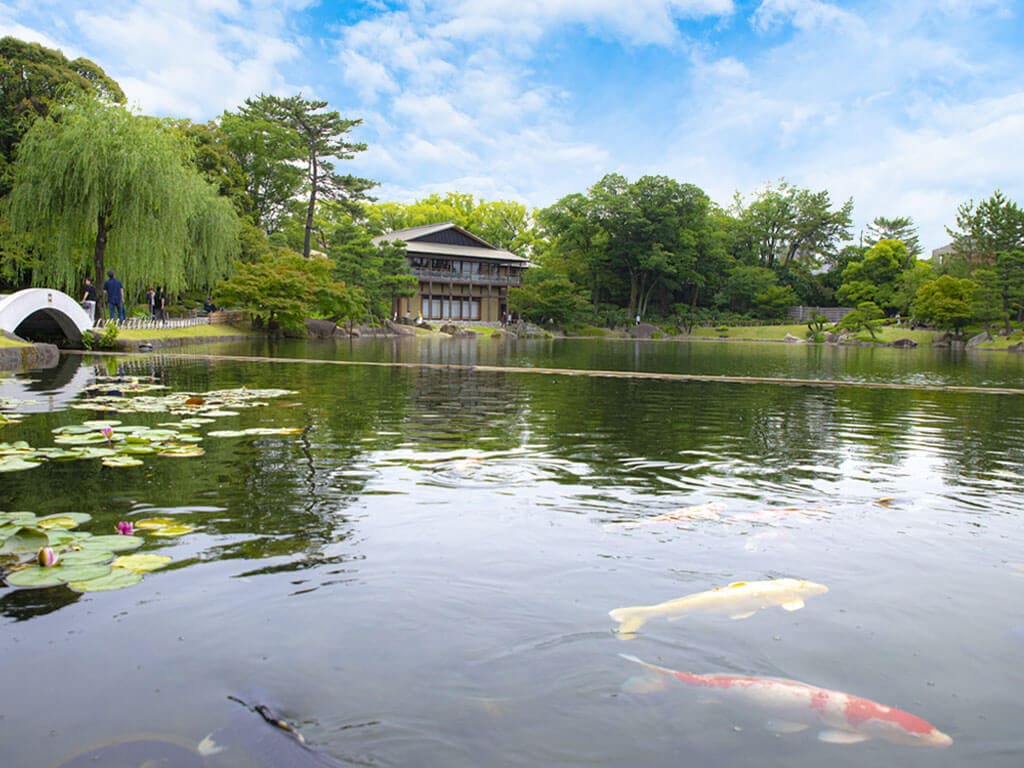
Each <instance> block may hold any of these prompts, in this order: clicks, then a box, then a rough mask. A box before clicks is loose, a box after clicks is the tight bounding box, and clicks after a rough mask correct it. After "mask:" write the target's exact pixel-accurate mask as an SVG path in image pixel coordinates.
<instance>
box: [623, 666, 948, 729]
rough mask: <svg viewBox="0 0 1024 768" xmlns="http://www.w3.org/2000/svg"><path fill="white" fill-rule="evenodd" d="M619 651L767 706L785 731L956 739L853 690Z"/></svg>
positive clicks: (656, 669) (686, 679) (718, 691)
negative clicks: (715, 671) (696, 667)
mask: <svg viewBox="0 0 1024 768" xmlns="http://www.w3.org/2000/svg"><path fill="white" fill-rule="evenodd" d="M619 655H620V656H622V658H624V659H626V660H627V661H632V662H634V663H636V664H640V665H642V666H644V667H646V668H647V669H649V670H652V671H654V672H658V673H660V674H662V675H668V676H670V677H674V678H676V679H677V680H679V681H680V682H682V683H683V684H684V685H688V686H691V687H694V688H702V689H705V690H713V691H715V693H716V694H718V695H721V696H722V697H723V698H728V699H731V700H733V701H737V702H743V703H746V704H748V705H751V706H753V707H755V708H757V709H761V710H764V711H765V712H767V713H769V714H770V715H771V717H772V721H773V722H772V724H773V725H774V727H775V729H776V730H778V731H779V732H781V733H797V732H799V731H803V730H806V729H807V728H811V727H821V728H822V730H821V731H819V733H818V739H819V740H820V741H824V742H828V743H831V744H856V743H857V742H861V741H868V740H869V739H880V740H882V741H888V742H891V743H893V744H904V745H909V746H915V747H948V746H949V745H950V744H952V743H953V739H952V738H950V737H949V736H948V735H946V734H945V733H943V732H942V731H940V730H938V729H937V728H936V727H935V726H934V725H932V724H931V723H929V722H928V721H926V720H923V719H921V718H920V717H918V716H917V715H912V714H911V713H910V712H904V711H903V710H902V709H896V708H895V707H888V706H886V705H884V704H879V703H878V702H877V701H871V699H862V698H861V697H860V696H854V695H853V694H850V693H842V692H840V691H830V690H828V689H827V688H818V687H816V686H813V685H808V684H807V683H800V682H797V681H796V680H783V679H780V678H771V677H744V676H742V675H693V674H690V673H689V672H677V671H676V670H674V669H668V668H667V667H659V666H657V665H655V664H649V663H648V662H646V661H642V660H641V659H638V658H637V657H636V656H629V655H627V654H624V653H620V654H619Z"/></svg>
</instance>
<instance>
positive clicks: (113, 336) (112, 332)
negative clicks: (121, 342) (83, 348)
mask: <svg viewBox="0 0 1024 768" xmlns="http://www.w3.org/2000/svg"><path fill="white" fill-rule="evenodd" d="M117 333H118V331H117V326H116V325H114V324H113V323H107V324H106V325H105V326H104V328H103V333H101V334H100V335H99V336H98V337H97V339H96V346H97V347H99V348H100V349H113V348H114V347H115V346H117Z"/></svg>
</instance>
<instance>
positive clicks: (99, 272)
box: [92, 213, 109, 301]
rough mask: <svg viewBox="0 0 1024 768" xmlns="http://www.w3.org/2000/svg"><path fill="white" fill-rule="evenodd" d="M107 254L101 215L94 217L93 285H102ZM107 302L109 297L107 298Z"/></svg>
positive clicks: (105, 224)
mask: <svg viewBox="0 0 1024 768" xmlns="http://www.w3.org/2000/svg"><path fill="white" fill-rule="evenodd" d="M106 253H107V217H106V216H104V215H103V214H102V213H100V214H98V215H97V216H96V245H95V246H94V248H93V252H92V268H93V269H94V270H95V271H96V277H95V278H94V279H93V285H95V286H97V287H99V286H102V285H103V272H104V265H103V260H104V256H105V255H106ZM108 301H109V297H108Z"/></svg>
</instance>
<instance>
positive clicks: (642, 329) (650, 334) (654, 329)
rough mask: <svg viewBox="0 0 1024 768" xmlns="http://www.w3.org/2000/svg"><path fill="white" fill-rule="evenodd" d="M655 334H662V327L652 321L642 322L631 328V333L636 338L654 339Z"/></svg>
mask: <svg viewBox="0 0 1024 768" xmlns="http://www.w3.org/2000/svg"><path fill="white" fill-rule="evenodd" d="M654 334H658V335H661V328H659V327H658V326H656V325H651V324H650V323H640V325H638V326H636V327H634V328H630V329H629V335H630V336H632V337H633V338H634V339H652V338H654Z"/></svg>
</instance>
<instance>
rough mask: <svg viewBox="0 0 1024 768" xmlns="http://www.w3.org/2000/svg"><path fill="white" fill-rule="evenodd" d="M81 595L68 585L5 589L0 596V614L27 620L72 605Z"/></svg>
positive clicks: (18, 619)
mask: <svg viewBox="0 0 1024 768" xmlns="http://www.w3.org/2000/svg"><path fill="white" fill-rule="evenodd" d="M80 597H81V595H80V594H79V593H78V592H72V591H71V590H70V589H68V588H67V587H66V586H60V587H50V588H48V589H10V590H5V592H4V594H2V596H0V615H2V616H7V617H9V618H11V619H14V620H15V621H27V620H28V619H32V618H35V617H36V616H44V615H45V614H47V613H52V612H53V611H56V610H57V609H58V608H63V607H64V606H65V605H71V604H72V603H74V602H76V601H77V600H78V599H79V598H80Z"/></svg>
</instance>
